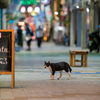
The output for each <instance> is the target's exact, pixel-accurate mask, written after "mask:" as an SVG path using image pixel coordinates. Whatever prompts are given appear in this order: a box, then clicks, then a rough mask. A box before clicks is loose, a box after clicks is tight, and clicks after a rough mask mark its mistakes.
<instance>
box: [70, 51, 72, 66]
mask: <svg viewBox="0 0 100 100" xmlns="http://www.w3.org/2000/svg"><path fill="white" fill-rule="evenodd" d="M70 66H72V54H71V53H70Z"/></svg>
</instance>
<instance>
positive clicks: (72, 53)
mask: <svg viewBox="0 0 100 100" xmlns="http://www.w3.org/2000/svg"><path fill="white" fill-rule="evenodd" d="M69 52H70V65H71V66H75V62H81V66H83V64H85V65H84V66H85V67H87V54H88V51H86V50H69ZM75 55H81V60H75Z"/></svg>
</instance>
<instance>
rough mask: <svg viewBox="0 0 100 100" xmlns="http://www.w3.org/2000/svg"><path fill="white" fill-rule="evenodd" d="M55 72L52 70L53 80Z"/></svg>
mask: <svg viewBox="0 0 100 100" xmlns="http://www.w3.org/2000/svg"><path fill="white" fill-rule="evenodd" d="M54 74H55V71H52V76H51V80H53V79H54Z"/></svg>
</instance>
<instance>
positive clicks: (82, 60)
mask: <svg viewBox="0 0 100 100" xmlns="http://www.w3.org/2000/svg"><path fill="white" fill-rule="evenodd" d="M83 63H84V55H81V66H83Z"/></svg>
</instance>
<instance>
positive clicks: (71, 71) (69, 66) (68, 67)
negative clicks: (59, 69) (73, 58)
mask: <svg viewBox="0 0 100 100" xmlns="http://www.w3.org/2000/svg"><path fill="white" fill-rule="evenodd" d="M68 68H69V70H70V73H71V72H72V69H71V67H70V65H69V64H68Z"/></svg>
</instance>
